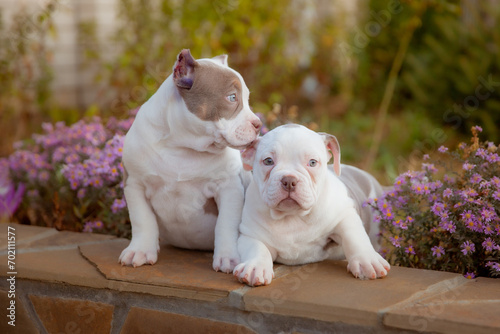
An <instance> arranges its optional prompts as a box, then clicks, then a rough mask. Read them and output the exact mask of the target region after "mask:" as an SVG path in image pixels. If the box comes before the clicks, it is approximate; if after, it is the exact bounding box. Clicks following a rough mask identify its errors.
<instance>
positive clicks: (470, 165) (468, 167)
mask: <svg viewBox="0 0 500 334" xmlns="http://www.w3.org/2000/svg"><path fill="white" fill-rule="evenodd" d="M474 167H476V165H473V164H470V163H468V162H466V163H464V164H463V165H462V168H463V170H465V171H470V170H472V169H473V168H474Z"/></svg>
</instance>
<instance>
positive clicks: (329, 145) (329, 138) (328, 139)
mask: <svg viewBox="0 0 500 334" xmlns="http://www.w3.org/2000/svg"><path fill="white" fill-rule="evenodd" d="M320 135H321V136H322V137H323V140H324V141H325V146H326V149H327V150H328V151H329V152H328V156H329V157H331V156H332V154H333V170H334V171H335V174H337V176H340V145H339V142H338V140H337V137H335V136H334V135H331V134H328V133H324V132H323V133H320ZM330 152H332V153H331V154H330Z"/></svg>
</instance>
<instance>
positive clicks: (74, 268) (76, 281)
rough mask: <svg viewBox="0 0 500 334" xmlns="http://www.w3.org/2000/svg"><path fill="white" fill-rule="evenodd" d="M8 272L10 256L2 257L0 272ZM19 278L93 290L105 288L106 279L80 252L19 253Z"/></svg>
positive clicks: (16, 265) (69, 250)
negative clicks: (66, 284) (8, 258)
mask: <svg viewBox="0 0 500 334" xmlns="http://www.w3.org/2000/svg"><path fill="white" fill-rule="evenodd" d="M10 271H11V270H7V255H1V256H0V272H2V273H5V272H10ZM15 271H16V273H17V274H16V277H17V278H26V279H31V280H39V281H44V282H51V283H68V284H72V285H78V286H87V287H93V288H106V287H107V286H108V283H107V281H106V279H105V278H104V277H103V276H102V275H101V274H100V273H99V272H98V271H97V270H96V269H95V267H94V266H93V265H92V264H90V263H89V262H88V261H86V260H85V259H84V258H83V257H82V256H81V255H80V253H79V251H78V249H77V248H75V249H64V250H55V251H40V252H29V253H22V254H17V256H16V259H15Z"/></svg>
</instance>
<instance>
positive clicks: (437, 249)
mask: <svg viewBox="0 0 500 334" xmlns="http://www.w3.org/2000/svg"><path fill="white" fill-rule="evenodd" d="M431 251H432V255H433V256H435V257H437V258H438V259H439V258H441V256H443V255H444V248H443V247H441V246H434V247H432V248H431Z"/></svg>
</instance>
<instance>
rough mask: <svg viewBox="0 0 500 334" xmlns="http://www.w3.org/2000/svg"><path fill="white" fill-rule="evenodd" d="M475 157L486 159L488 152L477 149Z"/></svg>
mask: <svg viewBox="0 0 500 334" xmlns="http://www.w3.org/2000/svg"><path fill="white" fill-rule="evenodd" d="M476 156H478V157H480V158H483V159H486V158H487V157H488V151H486V150H485V149H484V148H478V149H477V151H476Z"/></svg>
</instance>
